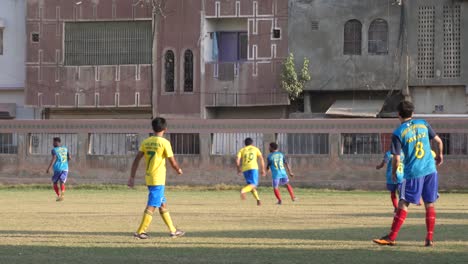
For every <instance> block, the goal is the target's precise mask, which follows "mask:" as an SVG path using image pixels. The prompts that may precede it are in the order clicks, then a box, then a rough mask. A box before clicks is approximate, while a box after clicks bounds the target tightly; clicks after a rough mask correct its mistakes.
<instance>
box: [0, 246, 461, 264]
mask: <svg viewBox="0 0 468 264" xmlns="http://www.w3.org/2000/svg"><path fill="white" fill-rule="evenodd" d="M467 261H468V254H467V253H460V252H450V253H448V252H445V253H443V252H437V249H436V248H434V249H424V250H421V251H399V250H398V248H397V247H394V248H389V247H385V248H382V247H377V246H375V247H370V248H369V249H335V250H330V249H299V248H298V249H285V248H279V249H278V248H275V249H269V248H254V247H253V248H227V247H223V245H220V246H218V247H202V246H193V247H188V248H186V247H158V246H157V245H156V246H155V247H115V248H112V247H88V248H86V247H55V246H21V245H18V246H0V263H21V264H22V263H35V264H41V263H67V264H74V263H86V264H88V263H112V264H116V263H177V264H178V263H191V264H193V263H347V264H357V263H359V264H363V263H372V264H374V263H413V264H416V263H424V264H430V263H466V262H467Z"/></svg>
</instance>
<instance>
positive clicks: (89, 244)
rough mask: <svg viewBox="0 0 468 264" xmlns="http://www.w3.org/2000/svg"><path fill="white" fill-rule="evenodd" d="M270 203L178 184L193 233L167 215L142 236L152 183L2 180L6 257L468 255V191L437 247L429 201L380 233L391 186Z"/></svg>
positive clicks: (455, 201) (183, 219) (447, 210)
mask: <svg viewBox="0 0 468 264" xmlns="http://www.w3.org/2000/svg"><path fill="white" fill-rule="evenodd" d="M282 194H283V196H284V198H285V199H284V200H285V202H284V204H283V205H282V206H277V205H275V199H274V196H273V193H272V191H271V189H267V188H265V189H261V190H260V195H261V197H262V198H263V199H262V200H263V203H264V206H262V207H260V208H259V207H257V206H256V205H255V202H254V200H253V199H252V198H251V197H248V198H250V199H248V200H247V201H240V200H239V197H238V193H237V192H236V191H232V190H226V191H203V190H169V191H167V197H168V200H169V209H170V210H171V214H172V217H173V219H174V222H175V224H176V225H177V226H178V227H180V228H182V229H184V230H185V231H187V235H186V237H183V238H179V239H170V238H169V237H168V232H167V230H166V227H165V226H164V225H163V223H162V221H161V219H160V218H159V216H156V217H154V220H153V223H152V225H151V227H150V230H149V231H150V235H151V239H149V240H135V239H133V238H132V236H131V235H132V233H133V232H134V231H135V229H136V228H137V226H138V224H139V222H140V219H141V214H142V212H143V210H144V207H145V202H146V191H145V190H144V189H143V188H139V189H138V190H127V189H124V188H120V189H118V188H117V189H115V190H112V189H110V190H85V189H74V190H70V191H68V193H67V196H66V200H65V201H64V202H61V203H58V202H55V197H54V194H53V191H52V190H44V189H32V188H31V189H28V188H26V189H5V188H4V189H1V190H0V209H1V217H0V234H1V239H0V263H2V264H3V263H61V264H62V263H63V264H65V263H66V264H68V263H93V264H94V263H174V264H175V263H349V264H353V263H390V262H393V263H411V264H415V263H424V264H427V263H468V194H461V193H460V194H443V195H442V197H441V199H440V201H439V203H438V219H437V226H436V236H435V239H436V247H434V248H425V247H423V243H424V241H423V240H424V236H425V220H424V209H423V208H420V207H412V208H411V210H410V213H409V216H408V219H407V221H406V223H405V225H404V227H403V228H402V230H401V233H400V237H399V241H398V242H399V244H398V246H396V247H380V246H377V245H374V244H372V242H371V239H372V238H375V237H379V236H381V235H383V234H384V233H386V232H387V231H388V229H389V225H390V224H391V221H392V211H393V210H392V208H391V203H390V200H389V198H388V195H387V193H385V192H358V191H353V192H335V191H318V190H306V189H302V190H297V196H298V197H299V198H300V201H298V202H296V203H292V202H290V201H289V200H287V199H286V197H287V192H285V190H283V192H282Z"/></svg>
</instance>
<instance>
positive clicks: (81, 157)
mask: <svg viewBox="0 0 468 264" xmlns="http://www.w3.org/2000/svg"><path fill="white" fill-rule="evenodd" d="M88 146H89V136H88V133H78V146H77V149H76V155H75V157H73V156H72V161H74V162H75V164H76V165H77V166H80V167H81V168H85V167H86V156H87V155H88Z"/></svg>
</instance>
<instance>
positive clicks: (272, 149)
mask: <svg viewBox="0 0 468 264" xmlns="http://www.w3.org/2000/svg"><path fill="white" fill-rule="evenodd" d="M277 150H278V144H277V143H276V142H271V143H270V152H275V151H277Z"/></svg>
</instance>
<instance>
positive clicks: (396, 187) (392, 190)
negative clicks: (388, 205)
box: [387, 183, 401, 192]
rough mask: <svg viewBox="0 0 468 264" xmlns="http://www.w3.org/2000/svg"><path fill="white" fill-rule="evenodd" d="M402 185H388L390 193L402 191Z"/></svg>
mask: <svg viewBox="0 0 468 264" xmlns="http://www.w3.org/2000/svg"><path fill="white" fill-rule="evenodd" d="M400 185H401V183H398V184H395V183H387V190H389V191H390V192H396V191H397V190H399V189H400Z"/></svg>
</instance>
